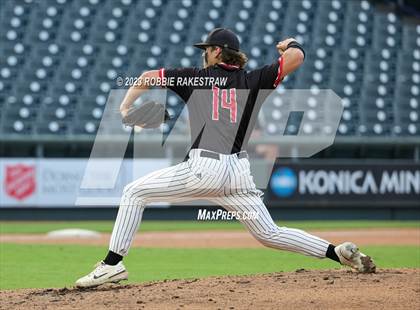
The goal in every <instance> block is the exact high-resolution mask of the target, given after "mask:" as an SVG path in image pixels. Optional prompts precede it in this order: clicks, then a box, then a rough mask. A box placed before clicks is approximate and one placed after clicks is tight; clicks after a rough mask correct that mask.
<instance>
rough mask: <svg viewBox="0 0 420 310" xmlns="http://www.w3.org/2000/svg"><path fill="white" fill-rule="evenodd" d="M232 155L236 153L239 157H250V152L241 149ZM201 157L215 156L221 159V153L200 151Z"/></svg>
mask: <svg viewBox="0 0 420 310" xmlns="http://www.w3.org/2000/svg"><path fill="white" fill-rule="evenodd" d="M232 155H236V156H237V157H238V158H239V159H242V158H248V154H247V152H246V151H241V152H238V153H234V154H232ZM200 157H207V158H213V159H217V160H220V154H219V153H215V152H209V151H200Z"/></svg>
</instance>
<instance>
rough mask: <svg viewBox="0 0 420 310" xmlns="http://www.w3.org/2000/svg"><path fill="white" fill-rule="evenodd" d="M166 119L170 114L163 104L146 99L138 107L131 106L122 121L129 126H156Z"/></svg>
mask: <svg viewBox="0 0 420 310" xmlns="http://www.w3.org/2000/svg"><path fill="white" fill-rule="evenodd" d="M168 119H170V115H169V113H168V111H167V110H166V109H165V106H164V105H163V104H161V103H157V102H155V101H148V102H145V103H143V104H141V106H139V107H131V108H130V110H128V113H127V115H126V116H125V117H123V120H122V122H123V124H124V125H127V126H131V127H134V126H140V127H143V128H157V127H159V126H160V125H161V124H162V123H163V122H165V121H167V120H168Z"/></svg>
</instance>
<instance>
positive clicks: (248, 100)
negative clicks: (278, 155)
mask: <svg viewBox="0 0 420 310" xmlns="http://www.w3.org/2000/svg"><path fill="white" fill-rule="evenodd" d="M281 71H282V58H279V60H278V61H276V62H275V63H273V64H271V65H266V66H264V67H262V68H259V69H257V70H253V71H245V70H243V69H240V68H239V67H237V66H233V65H228V64H224V63H221V64H217V65H214V66H210V67H208V68H204V69H203V68H176V69H160V70H159V75H160V77H161V78H162V79H164V80H165V81H166V86H167V88H168V89H171V90H172V91H174V92H175V93H176V94H178V95H179V96H180V97H181V98H182V99H183V100H184V101H185V102H186V103H187V108H188V113H189V120H190V128H191V138H192V148H202V149H207V150H211V151H214V152H218V153H222V154H232V153H237V152H240V151H241V150H244V149H245V148H246V146H247V143H248V139H249V135H250V133H251V131H252V129H253V128H254V126H255V121H256V117H257V115H258V112H259V110H260V108H261V105H262V103H263V102H264V100H265V98H266V97H267V96H268V94H269V93H270V90H271V91H272V90H273V89H275V88H276V87H277V85H278V84H279V83H280V82H281V80H280V76H281ZM264 90H265V91H264Z"/></svg>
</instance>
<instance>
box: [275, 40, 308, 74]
mask: <svg viewBox="0 0 420 310" xmlns="http://www.w3.org/2000/svg"><path fill="white" fill-rule="evenodd" d="M276 48H277V50H278V51H279V53H280V55H281V57H282V62H283V66H282V71H281V79H283V78H284V77H285V76H286V75H288V74H290V73H292V72H293V71H295V70H296V69H297V68H299V66H300V65H302V64H303V60H304V59H305V52H304V51H303V48H302V46H301V45H300V44H299V43H298V42H297V41H296V39H294V38H289V39H286V40H284V41H281V42H279V43H277V45H276Z"/></svg>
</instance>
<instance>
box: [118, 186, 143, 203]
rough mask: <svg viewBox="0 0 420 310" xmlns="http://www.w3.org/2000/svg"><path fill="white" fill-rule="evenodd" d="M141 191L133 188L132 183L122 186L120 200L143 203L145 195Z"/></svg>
mask: <svg viewBox="0 0 420 310" xmlns="http://www.w3.org/2000/svg"><path fill="white" fill-rule="evenodd" d="M142 192H143V191H142V190H141V189H139V188H137V187H136V188H134V187H133V186H132V184H128V185H126V186H125V187H124V190H123V197H122V201H124V202H125V203H127V204H133V203H135V204H136V205H138V204H139V205H144V204H145V203H146V197H144V195H143V194H142Z"/></svg>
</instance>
